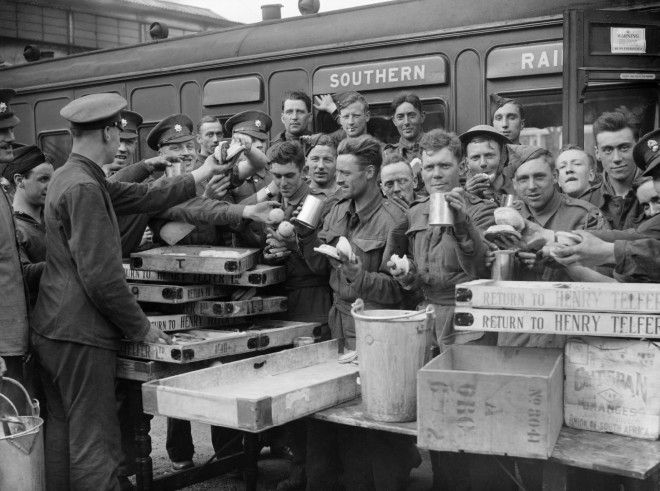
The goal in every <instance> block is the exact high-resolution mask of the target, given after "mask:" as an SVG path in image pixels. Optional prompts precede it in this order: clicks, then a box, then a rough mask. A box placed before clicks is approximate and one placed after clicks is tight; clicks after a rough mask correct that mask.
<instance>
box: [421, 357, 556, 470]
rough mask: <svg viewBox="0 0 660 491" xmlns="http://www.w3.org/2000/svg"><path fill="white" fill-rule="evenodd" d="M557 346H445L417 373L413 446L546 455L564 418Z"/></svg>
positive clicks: (448, 449) (532, 455)
mask: <svg viewBox="0 0 660 491" xmlns="http://www.w3.org/2000/svg"><path fill="white" fill-rule="evenodd" d="M562 386H563V354H562V351H561V350H559V349H544V348H510V347H497V346H469V345H467V346H462V345H453V346H450V347H449V348H448V349H447V350H446V351H445V352H443V353H442V354H440V355H439V356H437V357H436V358H434V359H433V360H431V361H430V362H429V363H428V364H427V365H425V366H424V367H423V368H422V369H421V370H420V371H419V372H418V375H417V445H418V446H419V447H421V448H425V449H429V450H438V451H449V452H456V451H465V452H474V453H482V454H494V455H511V456H517V457H530V458H542V459H546V458H548V457H549V456H550V455H551V453H552V449H553V447H554V445H555V443H556V441H557V438H558V436H559V431H560V430H561V426H562V423H563V413H562V409H563V400H562Z"/></svg>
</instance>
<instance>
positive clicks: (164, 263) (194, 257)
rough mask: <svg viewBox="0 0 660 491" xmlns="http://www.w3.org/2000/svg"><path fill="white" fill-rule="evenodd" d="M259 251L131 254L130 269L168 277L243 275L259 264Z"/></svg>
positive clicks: (177, 249)
mask: <svg viewBox="0 0 660 491" xmlns="http://www.w3.org/2000/svg"><path fill="white" fill-rule="evenodd" d="M258 257H259V249H246V248H239V247H212V246H171V247H156V248H155V249H149V250H147V251H142V252H134V253H132V254H131V262H130V265H131V268H132V269H144V270H148V271H162V272H168V273H196V274H210V275H240V274H242V273H244V272H246V271H247V270H249V269H250V268H252V267H254V266H255V265H256V264H257V259H258Z"/></svg>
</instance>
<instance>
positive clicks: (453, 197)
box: [445, 188, 467, 223]
mask: <svg viewBox="0 0 660 491" xmlns="http://www.w3.org/2000/svg"><path fill="white" fill-rule="evenodd" d="M462 191H463V190H462V189H461V188H454V189H452V190H451V191H450V192H448V193H447V194H445V199H446V200H447V203H449V206H451V207H452V208H453V209H454V222H455V223H465V222H466V221H467V203H466V202H465V197H464V196H463V192H462Z"/></svg>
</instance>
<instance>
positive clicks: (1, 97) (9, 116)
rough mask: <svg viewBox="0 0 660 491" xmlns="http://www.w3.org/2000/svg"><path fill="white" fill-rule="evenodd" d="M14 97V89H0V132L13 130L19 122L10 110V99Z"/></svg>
mask: <svg viewBox="0 0 660 491" xmlns="http://www.w3.org/2000/svg"><path fill="white" fill-rule="evenodd" d="M15 95H16V91H15V90H14V89H0V130H4V129H6V128H13V127H14V126H16V125H17V124H18V123H20V122H21V120H20V119H18V118H17V117H16V115H15V114H14V111H12V109H11V105H10V104H9V103H10V102H11V99H12V98H13V97H14V96H15Z"/></svg>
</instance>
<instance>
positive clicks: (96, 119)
mask: <svg viewBox="0 0 660 491" xmlns="http://www.w3.org/2000/svg"><path fill="white" fill-rule="evenodd" d="M126 105H127V102H126V99H124V98H123V97H122V96H120V95H119V94H115V93H114V92H107V93H101V94H89V95H85V96H83V97H79V98H78V99H74V100H72V101H71V102H69V103H68V104H67V105H66V106H64V107H63V108H62V110H61V111H60V115H61V116H62V117H63V118H64V119H66V120H67V121H69V122H70V123H71V126H72V127H74V128H80V129H89V130H92V129H98V128H105V127H106V126H113V125H115V124H116V125H117V126H119V125H120V122H121V117H120V115H119V112H120V111H121V110H122V109H124V108H125V107H126ZM120 129H121V127H120Z"/></svg>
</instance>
